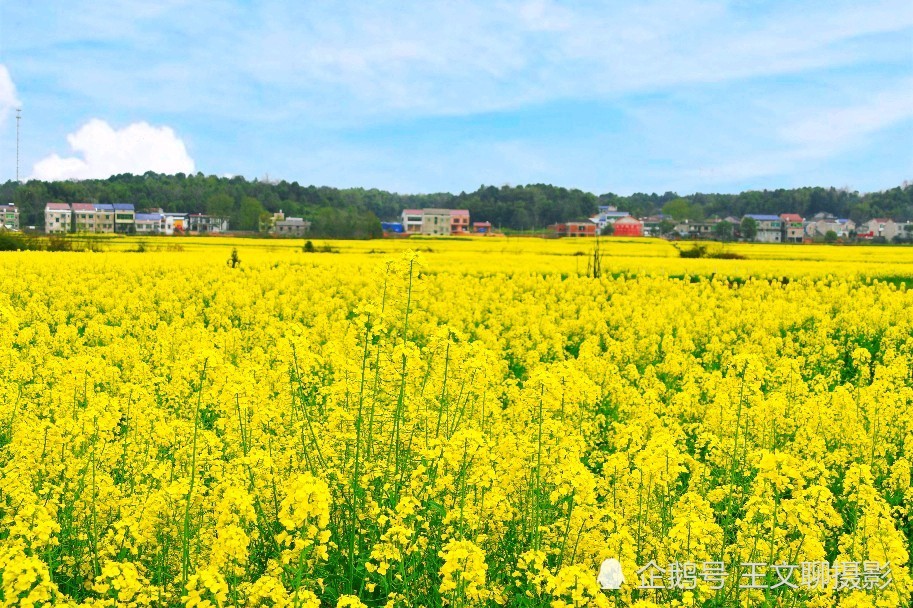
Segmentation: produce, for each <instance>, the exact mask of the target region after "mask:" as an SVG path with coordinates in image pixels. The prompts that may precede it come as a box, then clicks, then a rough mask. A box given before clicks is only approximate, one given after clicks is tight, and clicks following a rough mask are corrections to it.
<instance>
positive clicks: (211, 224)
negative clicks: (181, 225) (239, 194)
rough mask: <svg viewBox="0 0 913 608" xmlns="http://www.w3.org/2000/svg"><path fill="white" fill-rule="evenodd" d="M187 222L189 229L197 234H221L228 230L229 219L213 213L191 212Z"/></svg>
mask: <svg viewBox="0 0 913 608" xmlns="http://www.w3.org/2000/svg"><path fill="white" fill-rule="evenodd" d="M187 222H188V226H187V229H188V230H189V231H190V232H196V233H197V234H219V233H221V232H225V231H227V230H228V220H226V219H224V218H221V217H215V216H213V215H204V214H202V213H191V214H190V215H188V216H187Z"/></svg>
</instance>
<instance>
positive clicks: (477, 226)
mask: <svg viewBox="0 0 913 608" xmlns="http://www.w3.org/2000/svg"><path fill="white" fill-rule="evenodd" d="M472 231H473V232H475V233H476V234H491V222H473V223H472Z"/></svg>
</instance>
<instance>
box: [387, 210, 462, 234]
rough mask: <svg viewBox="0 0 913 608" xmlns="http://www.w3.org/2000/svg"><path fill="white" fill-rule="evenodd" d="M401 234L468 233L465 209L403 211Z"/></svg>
mask: <svg viewBox="0 0 913 608" xmlns="http://www.w3.org/2000/svg"><path fill="white" fill-rule="evenodd" d="M402 226H403V229H402V232H403V233H405V234H407V235H409V234H424V235H439V236H443V235H450V234H468V233H469V227H470V223H469V211H468V210H467V209H403V213H402Z"/></svg>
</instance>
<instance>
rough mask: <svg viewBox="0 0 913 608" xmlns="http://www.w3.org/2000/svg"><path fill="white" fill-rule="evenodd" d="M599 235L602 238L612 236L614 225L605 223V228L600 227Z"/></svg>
mask: <svg viewBox="0 0 913 608" xmlns="http://www.w3.org/2000/svg"><path fill="white" fill-rule="evenodd" d="M601 234H602V235H603V236H612V235H613V234H615V224H612V223H611V222H610V223H607V224H606V225H605V226H603V227H602V232H601Z"/></svg>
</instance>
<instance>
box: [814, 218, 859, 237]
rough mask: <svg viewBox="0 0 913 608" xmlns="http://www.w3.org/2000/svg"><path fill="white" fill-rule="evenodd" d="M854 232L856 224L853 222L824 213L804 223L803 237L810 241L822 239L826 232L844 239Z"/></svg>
mask: <svg viewBox="0 0 913 608" xmlns="http://www.w3.org/2000/svg"><path fill="white" fill-rule="evenodd" d="M855 231H856V223H855V222H854V221H853V220H850V219H844V218H838V217H835V216H834V215H832V214H830V213H826V212H824V211H821V212H819V213H816V214H815V215H814V216H813V217H812V219H811V220H808V221H806V222H805V235H806V236H807V237H808V238H812V239H822V238H824V237H826V236H827V233H828V232H833V233H834V234H836V235H837V238H839V239H846V238H849V237H850V233H855Z"/></svg>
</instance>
